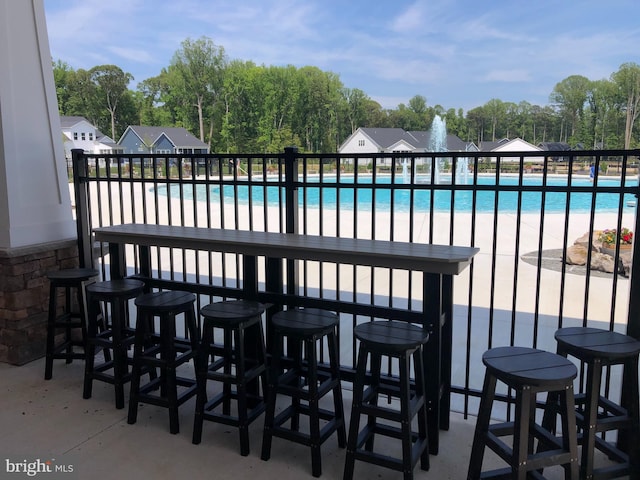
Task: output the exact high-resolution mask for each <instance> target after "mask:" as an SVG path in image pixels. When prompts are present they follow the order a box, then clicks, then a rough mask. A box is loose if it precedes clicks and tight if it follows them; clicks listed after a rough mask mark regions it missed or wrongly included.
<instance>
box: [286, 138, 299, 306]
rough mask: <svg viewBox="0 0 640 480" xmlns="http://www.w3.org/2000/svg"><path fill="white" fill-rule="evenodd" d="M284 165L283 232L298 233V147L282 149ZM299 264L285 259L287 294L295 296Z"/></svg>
mask: <svg viewBox="0 0 640 480" xmlns="http://www.w3.org/2000/svg"><path fill="white" fill-rule="evenodd" d="M284 163H285V177H284V184H285V215H286V219H285V228H286V230H285V232H286V233H298V231H299V226H300V225H299V216H300V215H299V212H298V185H297V182H298V147H286V148H285V149H284ZM298 263H299V262H298V261H296V260H293V259H287V293H289V294H295V293H297V291H298V279H299V276H298V271H299V264H298Z"/></svg>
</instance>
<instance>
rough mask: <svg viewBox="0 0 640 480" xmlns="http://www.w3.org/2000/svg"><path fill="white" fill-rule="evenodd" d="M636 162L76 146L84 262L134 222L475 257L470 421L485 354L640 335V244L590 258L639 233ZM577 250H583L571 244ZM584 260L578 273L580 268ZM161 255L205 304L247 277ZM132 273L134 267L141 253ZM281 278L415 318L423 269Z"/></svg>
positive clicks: (462, 401)
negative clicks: (599, 333) (602, 245)
mask: <svg viewBox="0 0 640 480" xmlns="http://www.w3.org/2000/svg"><path fill="white" fill-rule="evenodd" d="M639 155H640V151H639V150H628V151H571V152H508V153H504V154H497V153H495V152H491V153H488V152H420V153H404V152H403V153H377V154H348V155H338V154H322V155H313V154H301V153H298V152H297V150H296V149H295V148H288V149H285V151H284V152H283V153H281V154H271V155H249V154H234V155H222V154H210V155H203V154H193V155H179V156H170V155H136V154H133V155H117V156H105V155H90V154H84V153H82V151H77V150H75V151H74V152H73V166H74V183H73V188H74V198H75V207H76V215H77V225H78V241H79V247H80V251H81V262H82V263H83V264H85V265H86V264H92V263H94V262H95V261H96V260H95V259H96V258H100V259H102V260H101V265H100V266H101V268H102V272H103V275H105V276H108V269H106V268H105V263H106V262H108V257H106V256H105V255H106V253H107V252H106V249H105V246H102V245H97V246H96V245H94V243H93V242H92V240H91V230H92V228H95V227H98V226H105V225H111V224H118V223H126V222H139V223H157V224H167V225H185V226H199V227H216V228H230V229H246V230H261V231H277V232H290V233H294V232H298V233H304V234H312V235H325V236H343V237H353V238H372V239H384V240H391V241H401V242H422V243H440V244H451V245H463V246H474V247H479V248H480V253H479V254H478V255H477V256H476V257H475V259H474V261H473V262H472V264H471V266H470V268H468V269H467V270H466V271H465V272H463V273H462V274H461V275H460V276H458V277H456V278H455V281H454V284H455V285H454V312H453V319H452V321H453V322H454V323H453V329H454V345H453V349H454V362H453V373H452V385H453V387H452V391H453V392H454V393H455V394H459V395H454V397H455V398H457V400H459V401H454V403H453V405H454V407H459V408H460V409H461V410H464V412H465V413H466V412H467V411H468V410H469V409H471V411H475V410H474V409H475V408H476V407H477V403H476V397H477V393H478V391H479V390H480V389H481V387H482V375H483V367H482V363H481V361H480V357H481V355H482V353H483V352H484V351H485V350H486V349H487V348H490V347H493V346H498V345H509V344H511V345H523V346H531V347H536V348H542V349H548V350H555V343H554V340H553V332H554V331H555V330H556V329H557V328H559V327H561V326H571V325H589V326H598V327H601V328H608V329H611V330H617V331H622V332H627V333H629V334H631V335H633V336H634V337H636V338H640V272H639V271H638V269H637V268H636V269H634V266H635V265H640V260H638V257H639V256H640V249H638V248H637V243H638V240H637V237H635V236H634V238H633V245H634V248H633V253H632V254H628V253H625V252H624V251H623V248H620V247H616V248H615V250H614V251H613V254H612V255H607V256H604V255H602V254H601V253H600V252H599V251H598V250H599V249H598V248H597V247H598V245H599V244H597V243H596V248H591V245H592V239H594V238H595V237H597V235H596V233H597V232H598V231H600V230H604V229H616V230H618V231H620V230H621V229H622V228H623V227H627V228H629V229H630V230H632V231H633V232H636V231H638V229H639V228H640V227H639V220H638V215H637V209H638V204H637V202H638V194H639V193H640V189H639V187H638V158H639ZM578 240H579V243H581V244H582V245H583V246H582V247H581V246H575V247H572V246H573V245H574V242H576V241H578ZM596 240H597V239H596ZM570 247H572V248H570ZM578 258H581V259H582V260H584V262H585V264H584V265H577V264H575V263H580V262H579V260H578ZM153 261H154V264H153V268H154V269H155V270H156V272H157V275H158V276H159V278H164V279H167V280H170V281H179V282H188V284H189V285H191V286H193V289H194V291H198V293H200V294H201V296H200V299H199V302H201V303H208V302H209V301H211V300H212V299H215V298H216V297H219V296H221V295H225V294H228V295H229V296H233V294H234V293H237V286H238V285H239V284H240V282H241V274H242V267H241V258H238V256H235V255H228V254H224V255H223V254H215V253H208V252H206V253H205V252H194V251H187V250H182V249H157V250H156V251H155V253H154V260H153ZM569 262H573V263H569ZM127 266H128V267H129V268H130V271H131V272H136V271H137V269H138V264H137V258H136V256H135V252H134V251H133V250H132V249H131V250H130V251H129V252H128V255H127ZM606 270H613V272H608V271H606ZM262 273H264V272H262ZM286 274H287V277H286V278H287V289H288V293H296V294H300V295H302V296H304V297H308V298H312V299H316V300H317V299H320V300H326V301H327V302H330V301H332V300H336V299H339V300H341V301H349V300H352V301H354V302H359V303H365V304H366V303H369V304H371V305H380V306H387V307H394V308H406V309H408V310H420V308H421V305H422V301H423V298H422V293H423V288H422V279H421V276H420V275H419V274H417V272H416V273H414V272H406V271H391V270H388V269H379V268H368V267H367V268H365V267H346V266H341V265H336V264H332V263H327V262H324V263H318V262H299V261H288V262H287V265H286ZM214 290H215V292H216V293H215V295H214V293H212V292H214ZM291 290H295V291H291ZM225 292H226V293H225ZM198 306H200V305H198ZM367 319H369V316H367V315H366V312H365V314H364V315H360V314H355V313H348V314H347V313H343V314H342V316H341V332H343V333H344V332H349V331H351V330H352V329H353V327H354V326H355V325H356V324H357V323H360V322H362V321H365V320H367ZM342 338H343V340H342V341H341V348H342V352H341V355H342V357H341V358H342V362H343V364H345V365H346V366H347V367H350V366H353V365H354V364H355V350H356V349H355V345H354V340H353V339H352V336H351V335H343V337H342ZM344 339H349V340H344ZM618 377H619V376H618V375H616V374H615V372H613V373H610V375H609V381H608V382H606V388H607V389H610V388H613V387H615V388H617V387H618V384H617V383H618V382H619V378H618ZM454 400H455V399H454Z"/></svg>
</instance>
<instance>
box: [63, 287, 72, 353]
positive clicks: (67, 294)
mask: <svg viewBox="0 0 640 480" xmlns="http://www.w3.org/2000/svg"><path fill="white" fill-rule="evenodd" d="M64 308H65V315H68V317H66V318H67V322H66V325H65V328H64V341H65V343H66V345H67V348H66V350H67V352H66V353H67V354H66V358H65V363H71V362H73V358H72V355H73V341H72V340H71V326H70V322H71V287H65V289H64Z"/></svg>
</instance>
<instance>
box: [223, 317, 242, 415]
mask: <svg viewBox="0 0 640 480" xmlns="http://www.w3.org/2000/svg"><path fill="white" fill-rule="evenodd" d="M232 333H233V332H232V331H231V330H230V329H228V328H225V329H224V348H223V353H222V354H223V355H224V367H223V372H224V376H225V377H226V378H230V376H231V367H232V366H233V365H232V363H233V336H232ZM238 348H240V347H239V345H236V349H238ZM236 368H237V366H236ZM222 390H223V392H224V394H223V397H222V413H223V414H224V415H231V383H230V382H223V385H222Z"/></svg>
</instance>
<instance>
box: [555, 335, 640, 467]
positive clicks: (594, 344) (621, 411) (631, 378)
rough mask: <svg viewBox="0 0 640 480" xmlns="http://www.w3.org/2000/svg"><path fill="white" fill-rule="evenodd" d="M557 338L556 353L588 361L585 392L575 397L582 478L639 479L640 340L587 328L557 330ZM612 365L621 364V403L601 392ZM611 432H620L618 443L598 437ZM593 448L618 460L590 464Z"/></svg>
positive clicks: (591, 462) (592, 460)
mask: <svg viewBox="0 0 640 480" xmlns="http://www.w3.org/2000/svg"><path fill="white" fill-rule="evenodd" d="M555 338H556V341H557V342H558V344H557V347H558V354H560V355H563V356H565V357H566V356H568V355H571V356H572V357H575V358H577V359H579V360H580V361H582V362H584V363H586V365H587V372H586V389H585V393H584V394H579V395H576V404H577V410H576V418H577V424H578V428H579V429H580V430H579V433H580V434H579V435H578V443H579V444H581V445H582V453H581V461H580V478H617V477H620V476H624V475H631V478H636V479H637V478H640V413H639V407H638V396H639V395H640V394H639V393H638V356H639V355H640V342H639V341H637V340H635V339H634V338H632V337H630V336H627V335H623V334H621V333H617V332H610V331H608V330H602V329H597V328H587V327H570V328H561V329H559V330H557V331H556V333H555ZM611 365H623V366H624V379H623V392H626V393H623V394H624V395H626V398H624V399H623V400H621V403H622V404H624V405H625V406H624V407H623V406H621V405H618V404H616V403H614V402H613V401H611V400H610V399H608V398H606V397H605V396H603V395H601V393H600V385H601V381H602V368H603V367H607V366H611ZM550 401H552V402H555V399H550ZM625 407H626V408H625ZM547 421H549V420H547ZM611 430H618V437H617V443H613V442H612V441H606V440H605V437H604V436H602V435H598V434H599V433H603V432H608V431H611ZM596 449H598V450H600V451H602V452H604V453H605V454H606V455H607V456H608V458H609V459H611V460H613V461H614V462H617V464H614V465H607V466H603V467H601V468H594V453H595V450H596Z"/></svg>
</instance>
